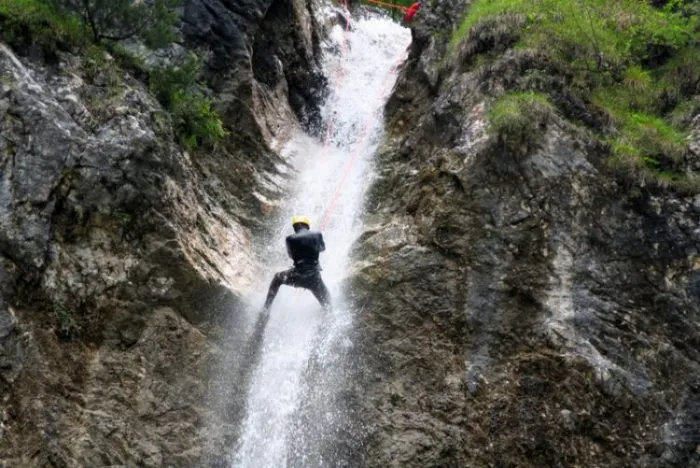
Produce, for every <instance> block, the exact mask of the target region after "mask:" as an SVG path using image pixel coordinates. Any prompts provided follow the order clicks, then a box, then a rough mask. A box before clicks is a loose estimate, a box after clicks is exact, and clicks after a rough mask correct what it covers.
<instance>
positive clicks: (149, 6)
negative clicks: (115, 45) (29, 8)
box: [36, 0, 180, 47]
mask: <svg viewBox="0 0 700 468" xmlns="http://www.w3.org/2000/svg"><path fill="white" fill-rule="evenodd" d="M36 1H37V2H42V3H50V4H51V5H52V6H53V7H54V8H55V9H57V10H60V11H63V12H64V13H66V14H71V15H73V16H75V17H78V18H81V19H82V21H83V24H84V26H85V30H86V32H88V33H89V35H90V36H91V38H92V40H93V42H95V43H100V42H103V41H105V40H110V41H119V40H123V39H129V38H132V37H138V38H140V39H142V40H144V41H145V42H146V44H148V45H149V46H151V47H162V46H163V45H165V44H169V43H171V42H172V41H173V40H175V34H174V26H175V21H176V20H177V14H176V13H175V7H177V6H178V5H179V4H180V0H151V1H134V0H43V1H42V0H36Z"/></svg>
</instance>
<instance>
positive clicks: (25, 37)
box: [0, 0, 86, 51]
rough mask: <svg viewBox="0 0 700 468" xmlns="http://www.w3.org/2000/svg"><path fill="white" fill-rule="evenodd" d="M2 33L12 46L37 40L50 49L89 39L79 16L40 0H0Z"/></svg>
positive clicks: (71, 45)
mask: <svg viewBox="0 0 700 468" xmlns="http://www.w3.org/2000/svg"><path fill="white" fill-rule="evenodd" d="M0 34H1V36H0V38H1V39H2V40H3V41H4V42H6V43H8V44H10V45H11V46H15V47H22V46H25V45H28V44H30V43H35V44H38V45H39V46H41V47H42V48H44V49H47V50H50V51H53V50H56V49H72V48H74V47H76V46H82V45H84V44H85V43H86V38H85V32H84V27H83V24H82V22H81V21H80V19H79V18H78V17H76V16H73V15H68V14H66V13H64V12H63V11H61V10H59V9H58V8H56V7H55V6H54V5H52V4H51V3H49V2H48V1H41V0H0Z"/></svg>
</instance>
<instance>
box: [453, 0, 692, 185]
mask: <svg viewBox="0 0 700 468" xmlns="http://www.w3.org/2000/svg"><path fill="white" fill-rule="evenodd" d="M656 3H657V4H658V3H660V2H656ZM696 10H700V2H697V1H683V0H671V1H669V2H665V6H663V7H662V8H655V7H654V6H653V5H652V4H651V3H650V2H647V1H644V0H614V1H611V0H475V1H474V2H473V3H472V4H471V6H470V7H469V9H468V11H467V13H466V16H465V17H464V19H463V20H462V22H461V25H460V27H459V28H458V29H457V30H456V31H455V32H454V34H453V36H452V40H451V43H450V46H451V50H452V52H453V53H454V52H456V51H457V46H458V45H459V44H460V43H461V42H463V41H465V40H469V41H472V42H474V41H479V40H481V38H482V37H486V36H484V34H483V32H482V30H483V28H485V27H487V26H488V27H489V28H491V29H493V27H494V21H495V22H499V21H500V22H503V23H506V22H507V23H508V24H509V25H516V26H515V27H514V28H511V27H509V28H508V30H507V33H508V34H510V35H511V36H512V37H513V38H514V41H515V42H516V44H515V47H516V48H518V49H525V50H531V51H535V52H536V53H537V54H539V55H540V56H542V57H546V60H547V61H548V62H549V64H550V66H549V70H550V71H551V69H556V70H559V71H560V72H561V74H562V75H563V76H565V77H566V79H567V81H568V89H569V91H571V92H572V93H574V95H576V96H577V98H578V99H581V101H582V102H585V103H587V105H588V106H590V107H591V108H597V109H602V110H603V111H604V112H605V114H607V115H608V116H609V117H610V121H611V122H612V125H605V127H606V128H605V135H604V136H603V137H602V138H603V140H604V141H605V142H606V143H608V146H609V147H610V148H611V155H612V157H611V162H612V164H613V165H614V166H616V167H620V164H618V163H619V162H620V161H625V164H624V166H628V167H635V168H637V169H641V170H643V172H644V176H645V179H646V180H652V179H654V178H656V179H657V180H658V181H659V182H661V183H664V184H671V185H674V186H677V187H688V186H689V185H688V183H687V179H688V176H687V175H686V174H685V173H682V172H680V171H679V170H678V169H674V168H677V167H678V165H677V164H676V165H674V162H676V161H678V160H679V159H680V157H681V156H682V154H683V152H684V150H685V139H686V136H687V124H688V122H689V117H690V115H692V113H693V112H695V111H697V110H698V109H700V103H699V102H698V101H697V100H696V99H694V96H697V95H698V94H700V53H698V44H700V19H699V18H700V16H699V15H698V11H696ZM513 18H518V21H512V19H513ZM480 28H481V30H480ZM485 49H486V51H488V50H487V49H488V45H486V46H484V47H472V48H471V49H470V50H474V51H477V53H484V50H485ZM530 72H532V70H530ZM526 81H527V80H526ZM525 89H527V88H525ZM531 96H532V95H531ZM540 98H541V96H540V97H538V99H540ZM528 99H529V101H530V103H529V104H528ZM528 99H525V100H523V95H522V94H514V95H506V96H504V97H502V98H500V99H498V100H497V101H496V102H495V104H494V108H493V109H492V110H491V124H492V128H494V130H498V129H503V130H504V131H509V130H513V129H515V131H519V130H518V128H521V127H518V123H524V122H526V120H527V116H526V114H527V112H529V111H531V110H532V109H530V108H531V107H532V106H531V105H532V102H534V101H532V99H531V98H528ZM598 114H599V113H598ZM605 123H606V124H607V123H609V122H605ZM674 171H675V172H674ZM699 188H700V186H699Z"/></svg>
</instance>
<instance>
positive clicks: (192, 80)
mask: <svg viewBox="0 0 700 468" xmlns="http://www.w3.org/2000/svg"><path fill="white" fill-rule="evenodd" d="M201 65H202V60H201V58H199V57H198V56H197V55H195V54H193V53H190V54H189V55H188V56H187V58H186V59H185V60H184V61H183V62H182V63H181V64H179V65H177V66H173V67H167V68H161V69H157V70H154V71H153V72H151V75H150V86H151V90H152V91H153V92H154V93H155V95H156V97H157V98H158V100H159V101H160V102H161V103H162V104H163V106H165V108H166V109H168V111H169V112H170V115H171V117H172V120H173V126H174V127H175V129H176V131H177V135H178V136H179V138H180V140H181V142H182V143H184V144H185V145H186V146H187V147H188V148H190V149H191V150H194V149H196V148H198V147H199V146H201V145H202V144H209V145H211V144H214V143H216V142H218V141H219V140H221V139H222V138H223V137H224V136H225V135H226V130H225V129H224V127H223V123H222V121H221V118H220V116H219V114H218V113H217V112H216V111H215V110H214V109H213V107H212V100H211V99H209V98H208V97H207V96H206V95H205V93H204V89H203V87H202V86H201V85H200V84H199V83H198V82H197V76H198V75H199V71H200V69H201Z"/></svg>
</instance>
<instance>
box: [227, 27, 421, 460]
mask: <svg viewBox="0 0 700 468" xmlns="http://www.w3.org/2000/svg"><path fill="white" fill-rule="evenodd" d="M409 43H410V33H409V31H408V30H407V29H405V28H403V27H401V26H400V25H398V24H397V23H395V22H392V21H391V20H389V19H386V18H383V17H366V18H362V19H358V20H357V21H353V22H352V27H351V28H349V29H343V27H341V26H336V27H335V28H334V29H333V31H332V33H331V35H330V38H329V44H328V47H327V50H326V52H325V63H324V68H325V71H326V76H327V77H328V78H329V86H330V95H329V97H328V99H327V100H326V103H325V105H324V108H323V115H324V121H325V122H326V125H327V132H324V136H325V138H324V141H319V140H318V139H316V138H313V137H311V136H309V135H307V134H305V133H303V132H301V131H300V132H299V133H298V134H297V135H296V136H294V137H293V138H292V139H291V140H290V141H289V143H288V144H287V145H286V147H285V149H284V153H285V155H286V157H288V158H289V160H290V161H291V162H292V164H293V165H294V166H295V168H296V169H297V170H298V173H299V178H298V188H297V190H296V195H295V196H294V197H293V198H292V199H291V200H290V201H289V203H288V204H286V206H285V207H284V209H283V210H282V211H283V215H282V216H281V217H280V221H279V223H280V224H279V229H278V231H277V235H276V236H275V238H273V239H271V240H270V242H269V243H268V246H269V247H268V253H269V256H268V258H270V259H271V260H270V263H269V275H268V278H267V280H268V281H269V279H270V277H271V276H272V274H274V272H276V271H280V270H284V269H287V268H289V267H290V261H289V259H287V258H286V256H285V247H284V238H285V237H286V236H287V235H288V234H289V233H291V226H290V220H291V218H292V216H293V215H295V214H304V215H307V216H310V217H311V219H312V223H313V224H314V225H313V226H312V228H314V229H320V230H321V231H322V232H323V235H324V238H325V241H326V245H327V250H326V252H324V253H322V254H321V264H322V266H323V278H324V280H325V282H326V284H327V286H328V288H329V290H330V292H331V294H332V296H333V305H334V308H333V311H332V312H331V313H325V312H324V311H323V310H322V309H321V307H320V306H319V305H318V303H317V302H316V300H315V299H314V298H313V296H312V294H311V293H310V292H308V291H305V290H301V289H293V288H289V287H286V286H283V287H282V289H281V290H280V293H279V294H278V296H277V299H276V301H275V303H274V305H273V307H272V311H271V314H270V318H269V321H268V322H267V324H266V327H265V329H264V334H263V336H262V342H261V345H260V346H262V349H261V352H260V358H259V364H258V367H257V368H256V369H255V371H254V372H253V373H252V377H251V382H250V387H249V393H248V397H247V401H246V408H245V411H246V419H245V420H244V422H243V427H242V429H241V431H242V432H241V436H240V438H239V441H238V443H237V445H236V447H235V450H234V451H235V453H234V454H233V466H236V467H263V466H274V467H279V466H286V465H289V464H290V463H291V462H290V460H289V455H288V454H289V453H292V454H295V455H294V457H295V459H302V460H303V459H304V456H303V454H301V455H300V454H299V453H297V452H298V450H297V449H296V448H295V444H297V443H298V441H297V439H296V438H295V437H294V436H293V435H292V434H293V433H294V432H295V430H294V427H295V422H294V421H293V419H295V418H296V417H297V416H298V412H299V411H300V402H301V401H302V400H304V399H308V398H312V396H311V395H310V394H309V392H308V391H307V390H306V389H308V388H310V387H313V386H314V384H316V382H304V378H305V375H308V373H305V369H306V368H307V367H308V366H309V362H310V359H311V357H312V355H313V357H314V359H315V360H316V361H323V360H324V359H328V356H327V354H328V350H329V349H330V348H331V345H330V344H331V343H335V342H337V341H338V340H342V338H343V335H344V331H345V330H347V328H348V327H349V326H351V323H352V311H350V310H348V308H347V307H346V306H345V305H344V304H343V298H342V296H341V288H340V285H341V283H342V281H343V279H344V276H345V275H346V267H347V260H348V253H349V250H350V247H351V245H352V243H353V241H354V240H355V239H356V238H357V236H358V235H359V233H360V226H361V221H360V219H361V208H362V202H363V200H362V198H363V194H364V191H365V189H366V187H367V185H368V179H369V176H370V169H371V168H370V166H371V159H372V156H373V155H374V153H375V151H376V149H377V145H378V142H379V140H380V138H381V133H382V127H383V125H382V121H383V118H382V109H383V106H384V103H385V101H386V98H387V96H388V94H389V91H390V90H391V87H392V86H393V84H394V81H395V79H396V70H397V68H398V65H399V64H400V63H401V62H402V61H403V59H404V58H405V54H406V49H407V46H408V44H409ZM266 290H267V284H261V286H260V296H259V297H256V298H253V300H254V301H255V303H257V304H259V305H260V306H262V302H263V294H264V293H265V292H266ZM318 384H321V383H320V382H319V383H318ZM327 461H328V462H332V461H331V460H327Z"/></svg>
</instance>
